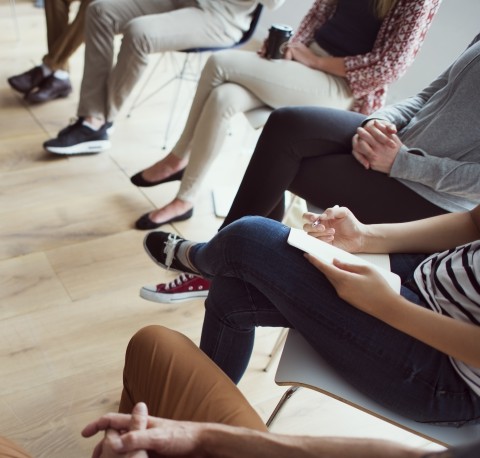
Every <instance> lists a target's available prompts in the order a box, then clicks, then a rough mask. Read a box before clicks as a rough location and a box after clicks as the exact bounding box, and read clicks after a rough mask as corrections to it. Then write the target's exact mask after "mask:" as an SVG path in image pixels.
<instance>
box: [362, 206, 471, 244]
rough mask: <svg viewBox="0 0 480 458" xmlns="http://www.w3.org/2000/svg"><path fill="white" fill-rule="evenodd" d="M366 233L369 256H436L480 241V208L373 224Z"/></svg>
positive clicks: (367, 228) (365, 240) (364, 237)
mask: <svg viewBox="0 0 480 458" xmlns="http://www.w3.org/2000/svg"><path fill="white" fill-rule="evenodd" d="M362 232H363V234H362V242H361V251H363V252H365V253H435V252H438V251H443V250H447V249H450V248H454V247H456V246H459V245H463V244H465V243H468V242H471V241H474V240H477V239H479V238H480V207H476V208H475V209H474V210H472V211H471V212H464V213H447V214H445V215H440V216H435V217H433V218H426V219H422V220H418V221H411V222H407V223H397V224H372V225H368V226H364V227H363V229H362Z"/></svg>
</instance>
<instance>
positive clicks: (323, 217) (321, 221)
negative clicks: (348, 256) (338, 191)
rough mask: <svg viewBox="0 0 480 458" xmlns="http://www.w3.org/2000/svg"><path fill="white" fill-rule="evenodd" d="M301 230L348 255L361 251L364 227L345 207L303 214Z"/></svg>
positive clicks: (336, 206)
mask: <svg viewBox="0 0 480 458" xmlns="http://www.w3.org/2000/svg"><path fill="white" fill-rule="evenodd" d="M303 217H304V219H305V220H306V221H307V222H306V224H304V225H303V230H304V231H305V232H307V233H308V234H309V235H311V236H312V237H315V238H317V239H320V240H322V241H324V242H326V243H330V244H332V245H335V246H337V247H339V248H342V249H344V250H346V251H349V252H350V253H358V252H359V251H361V243H362V234H363V233H364V230H365V225H364V224H362V223H360V221H358V220H357V218H355V216H354V215H353V213H352V212H351V211H350V210H349V209H348V208H347V207H339V206H338V205H335V206H334V207H331V208H327V209H326V210H325V211H324V212H323V213H322V214H320V215H317V214H315V213H305V214H304V215H303Z"/></svg>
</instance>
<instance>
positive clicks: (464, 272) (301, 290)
mask: <svg viewBox="0 0 480 458" xmlns="http://www.w3.org/2000/svg"><path fill="white" fill-rule="evenodd" d="M305 218H306V221H307V222H306V224H305V225H304V230H306V231H307V232H308V233H309V234H310V235H312V236H314V237H317V238H319V239H322V240H323V241H325V242H327V243H332V244H333V245H335V246H337V247H339V248H342V249H344V250H346V251H348V252H352V253H362V252H363V253H389V254H390V265H391V270H392V271H393V272H395V273H397V274H398V275H399V276H400V278H401V281H402V286H401V290H400V294H399V293H398V292H396V291H394V290H393V289H392V288H391V287H390V286H389V285H388V284H387V283H386V281H385V280H384V279H383V277H382V276H381V275H380V274H379V273H378V272H377V271H376V270H373V269H372V268H369V267H366V266H358V265H351V264H347V263H344V262H340V261H334V262H333V263H332V264H327V263H324V262H321V261H320V260H318V259H316V258H314V257H312V256H311V255H304V253H303V252H302V251H301V250H299V249H297V248H295V247H292V246H290V245H288V243H287V238H288V236H289V232H290V228H289V227H288V226H285V225H283V224H281V223H280V222H277V221H274V220H271V219H268V218H263V217H258V216H249V217H244V218H241V219H239V220H237V221H235V222H233V223H232V224H230V225H229V226H227V227H225V228H224V229H222V230H220V231H219V232H218V233H217V234H216V235H215V237H213V238H212V239H211V240H210V241H209V242H207V243H195V242H190V241H186V240H183V239H181V238H178V237H177V239H175V240H174V236H173V234H169V233H166V232H152V233H150V234H148V235H147V237H146V238H145V243H144V246H145V249H146V251H147V253H148V254H149V255H150V256H151V257H152V258H153V259H154V261H156V262H157V263H158V264H160V265H162V266H166V267H171V268H173V269H177V270H180V271H184V272H190V273H194V274H200V275H202V276H204V277H205V278H208V279H210V280H211V281H212V284H211V288H210V291H209V294H208V296H207V298H206V301H205V318H204V322H203V329H202V336H201V341H200V348H201V350H203V351H204V352H205V353H206V354H207V355H208V356H209V357H210V358H211V359H212V360H213V361H214V362H215V363H216V364H217V365H218V366H219V367H220V368H221V369H222V370H223V371H224V372H225V373H226V374H227V375H228V376H229V377H230V378H231V380H233V381H234V382H235V383H238V382H239V380H240V379H241V378H242V376H243V374H244V371H245V369H246V367H247V365H248V362H249V359H250V356H251V352H252V348H253V343H254V340H255V328H256V327H257V326H278V327H287V328H295V329H296V330H297V331H298V332H300V333H301V334H302V335H303V337H304V338H305V339H306V340H307V341H308V342H309V343H310V344H311V345H312V347H313V348H314V349H315V350H316V351H318V353H319V354H321V355H322V357H323V358H325V359H326V360H327V361H328V362H329V364H330V365H331V366H332V367H333V368H334V369H335V370H337V372H339V374H340V375H341V376H343V377H344V378H345V379H346V380H348V381H349V382H350V383H351V384H352V385H353V386H355V387H356V388H357V389H358V390H360V391H362V392H363V393H364V394H365V395H367V396H370V397H371V398H373V399H375V400H376V401H377V402H379V403H380V404H383V405H385V406H386V407H387V408H389V409H390V410H393V411H396V412H398V413H400V414H402V415H404V416H406V417H409V418H412V419H414V420H416V421H421V422H427V423H448V424H455V425H458V426H461V425H463V424H465V423H469V422H479V421H480V205H478V206H476V207H475V208H474V209H472V210H470V211H464V212H456V213H447V214H443V215H438V216H434V217H431V218H426V219H421V220H416V221H410V222H404V223H390V224H363V223H361V222H360V221H359V220H358V219H357V218H356V217H355V216H354V215H353V213H352V212H351V211H350V210H349V209H348V208H346V207H338V206H335V207H333V208H329V209H327V210H326V211H325V212H324V213H323V214H321V215H316V214H313V213H307V214H306V215H305ZM314 223H315V224H314ZM432 253H434V254H432ZM305 258H306V259H305ZM319 271H320V272H319Z"/></svg>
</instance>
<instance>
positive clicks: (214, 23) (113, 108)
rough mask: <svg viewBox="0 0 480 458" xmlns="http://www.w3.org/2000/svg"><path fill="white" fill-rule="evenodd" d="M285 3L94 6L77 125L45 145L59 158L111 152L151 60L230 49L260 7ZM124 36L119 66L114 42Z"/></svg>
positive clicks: (223, 0) (108, 0) (230, 0)
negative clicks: (119, 122)
mask: <svg viewBox="0 0 480 458" xmlns="http://www.w3.org/2000/svg"><path fill="white" fill-rule="evenodd" d="M283 2H284V0H261V1H260V2H259V1H256V0H220V1H218V0H202V1H198V0H181V1H175V2H172V1H165V0H136V1H134V2H132V0H95V1H94V2H93V3H92V4H91V5H90V6H89V8H88V9H87V14H86V16H87V17H86V26H85V62H84V72H83V80H82V87H81V91H80V103H79V106H78V110H77V114H78V120H77V121H76V123H74V124H73V125H71V126H68V127H67V128H65V129H62V130H61V131H60V132H59V134H58V137H57V138H54V139H51V140H48V141H46V142H45V143H44V145H43V146H44V148H45V149H46V150H47V151H50V152H52V153H56V154H79V153H98V152H101V151H104V150H105V149H107V148H109V147H110V140H109V133H108V131H109V130H110V127H111V126H112V124H113V121H114V119H115V117H116V115H117V113H118V111H119V110H120V108H121V107H122V105H123V103H124V102H125V100H126V98H127V97H128V96H129V94H130V93H131V91H132V89H133V87H134V86H135V84H136V83H137V81H138V80H139V79H140V77H141V76H142V74H143V72H144V70H145V68H146V66H147V64H148V55H149V54H151V53H157V52H164V51H177V50H182V49H189V48H196V47H223V46H225V47H228V46H231V45H233V44H235V43H236V42H238V40H239V39H240V38H241V37H242V34H243V32H244V31H245V30H247V29H248V28H249V26H250V22H251V14H252V12H253V11H254V10H255V8H256V7H257V5H258V4H259V3H262V4H264V5H267V6H269V7H272V8H275V7H278V6H280V5H281V4H282V3H283ZM118 34H123V39H122V44H121V47H120V51H119V53H118V56H117V59H116V63H115V65H113V58H114V37H115V35H118Z"/></svg>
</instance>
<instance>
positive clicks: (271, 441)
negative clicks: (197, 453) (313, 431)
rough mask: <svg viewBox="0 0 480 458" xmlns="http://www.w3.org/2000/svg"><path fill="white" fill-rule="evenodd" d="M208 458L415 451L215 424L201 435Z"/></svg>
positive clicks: (400, 457) (337, 457)
mask: <svg viewBox="0 0 480 458" xmlns="http://www.w3.org/2000/svg"><path fill="white" fill-rule="evenodd" d="M204 437H205V440H204V444H205V452H206V454H207V455H208V456H212V457H215V456H218V457H226V458H243V457H245V456H248V457H250V458H256V457H258V458H266V457H274V458H290V457H292V456H295V457H298V458H309V457H312V458H314V457H315V458H318V457H321V456H328V457H330V458H410V457H411V458H414V457H420V456H422V454H421V452H420V451H418V450H413V449H411V448H410V447H405V446H403V445H399V444H395V443H392V442H388V441H381V440H372V439H352V438H348V439H346V438H330V437H306V436H286V435H280V434H272V433H260V432H256V431H252V430H249V429H245V428H233V427H227V426H222V425H218V426H217V425H215V426H213V427H212V428H211V429H210V430H209V431H206V432H205V436H204Z"/></svg>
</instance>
